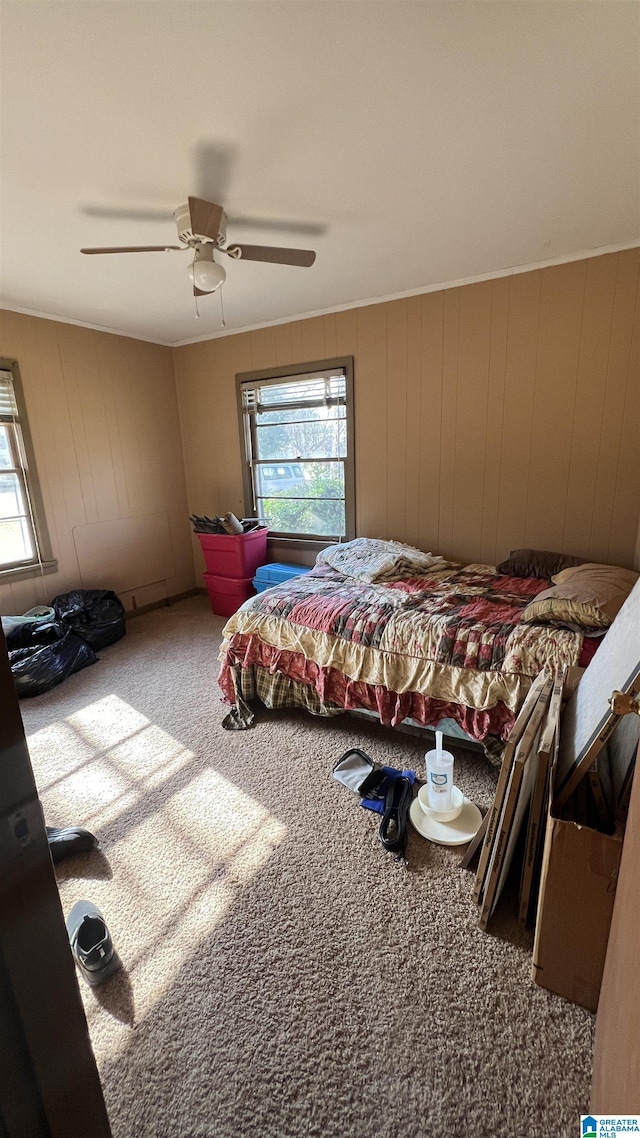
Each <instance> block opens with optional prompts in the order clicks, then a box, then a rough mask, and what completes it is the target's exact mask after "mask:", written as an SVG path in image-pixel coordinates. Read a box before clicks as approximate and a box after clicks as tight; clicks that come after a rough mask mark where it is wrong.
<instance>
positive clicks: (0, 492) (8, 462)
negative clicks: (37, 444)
mask: <svg viewBox="0 0 640 1138" xmlns="http://www.w3.org/2000/svg"><path fill="white" fill-rule="evenodd" d="M50 558H51V551H50V549H49V542H48V535H47V532H46V526H45V522H44V515H43V512H42V503H41V500H40V493H39V488H38V484H37V478H36V475H35V463H34V460H33V455H32V453H31V438H30V435H29V428H28V425H27V421H26V413H25V410H24V406H23V403H22V393H21V390H20V382H19V378H18V375H17V367H16V366H15V365H11V366H6V365H3V366H2V367H0V577H2V576H3V575H4V574H5V573H7V572H9V573H11V575H17V574H18V573H20V572H21V571H23V572H24V571H26V572H25V575H29V571H32V570H33V568H35V567H36V566H39V565H40V564H41V563H44V562H45V560H46V568H47V569H50V568H55V563H54V564H53V566H51V565H50V563H49V562H50Z"/></svg>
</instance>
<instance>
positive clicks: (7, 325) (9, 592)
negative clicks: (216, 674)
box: [0, 311, 194, 613]
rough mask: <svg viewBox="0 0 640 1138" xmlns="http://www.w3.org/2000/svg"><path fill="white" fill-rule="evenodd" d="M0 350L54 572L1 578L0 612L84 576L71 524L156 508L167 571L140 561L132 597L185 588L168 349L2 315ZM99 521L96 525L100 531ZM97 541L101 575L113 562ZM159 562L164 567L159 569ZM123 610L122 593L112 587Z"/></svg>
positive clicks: (126, 596)
mask: <svg viewBox="0 0 640 1138" xmlns="http://www.w3.org/2000/svg"><path fill="white" fill-rule="evenodd" d="M0 356H2V357H4V358H10V359H15V360H17V361H18V364H19V367H20V375H21V379H22V386H23V389H24V394H25V401H26V404H27V413H28V416H29V424H30V428H31V434H32V436H33V445H34V450H35V457H36V465H37V469H38V475H39V478H40V484H41V489H42V494H43V498H44V508H45V513H46V519H47V524H48V528H49V533H50V537H51V543H52V546H53V554H54V557H55V558H56V559H57V561H58V572H57V573H56V574H48V575H47V576H45V577H44V580H42V579H41V578H39V577H35V578H30V579H28V580H22V581H15V582H14V583H12V584H10V585H8V584H4V585H0V612H3V613H22V612H24V611H25V610H26V609H28V608H30V607H31V606H32V605H35V604H40V603H43V602H44V601H45V600H49V599H51V597H52V596H54V595H55V594H56V593H60V592H65V591H66V590H68V589H71V588H78V587H79V586H80V585H81V584H82V579H81V574H80V571H79V567H78V559H77V553H76V544H75V542H74V533H73V531H74V528H76V527H80V526H84V525H86V524H87V523H92V522H93V523H95V522H112V521H114V520H115V519H122V518H132V519H135V518H136V517H148V516H149V515H152V514H153V515H157V514H165V513H166V516H167V518H168V525H169V533H170V546H171V548H170V557H169V559H167V558H164V564H165V566H166V564H167V560H169V563H170V564H172V570H173V571H172V575H171V576H170V577H169V578H167V579H164V580H158V578H157V577H156V575H155V572H154V567H153V565H151V564H150V565H148V566H145V572H144V574H143V575H144V577H145V579H144V580H141V581H139V582H137V583H136V585H137V586H138V585H139V586H140V587H136V589H135V597H136V602H137V605H138V606H141V605H143V604H148V603H151V602H153V601H156V600H160V599H162V598H163V597H166V596H172V595H175V594H178V593H180V592H183V591H185V590H187V589H189V588H192V587H193V583H194V574H193V560H192V555H191V545H190V539H189V529H190V527H189V523H188V520H187V500H186V489H185V481H184V466H183V459H182V442H181V438H180V428H179V418H178V406H177V400H176V391H175V380H174V374H173V359H172V353H171V349H170V348H166V347H161V346H159V345H156V344H148V343H144V342H142V341H140V340H132V339H129V338H127V337H124V336H114V335H111V334H109V333H105V332H96V331H91V330H89V329H86V328H78V327H75V326H74V325H70V324H62V323H57V322H55V321H52V320H44V319H39V318H36V317H32V316H24V315H21V314H18V313H14V312H6V311H4V312H0ZM100 532H101V531H100V526H97V527H96V533H97V534H98V536H99V534H100ZM115 556H116V555H115V554H113V553H112V554H111V561H110V551H109V548H108V546H106V547H105V548H104V564H103V574H102V576H103V582H104V587H106V588H108V587H109V583H110V576H111V575H113V574H114V573H115V572H116V570H117V569H118V568H119V566H117V565H116V564H115V563H114V561H113V558H114V557H115ZM164 571H166V569H165V570H163V572H164ZM121 596H122V599H123V601H124V603H125V606H126V607H130V605H131V603H132V597H131V593H127V592H121Z"/></svg>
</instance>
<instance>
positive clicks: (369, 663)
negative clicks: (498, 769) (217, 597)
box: [220, 562, 583, 741]
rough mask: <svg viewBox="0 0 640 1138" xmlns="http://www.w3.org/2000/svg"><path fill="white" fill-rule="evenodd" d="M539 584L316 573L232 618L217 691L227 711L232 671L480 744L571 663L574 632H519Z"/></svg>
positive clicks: (449, 575) (441, 573)
mask: <svg viewBox="0 0 640 1138" xmlns="http://www.w3.org/2000/svg"><path fill="white" fill-rule="evenodd" d="M547 585H548V582H547V581H545V580H541V579H538V578H529V577H505V576H502V575H500V574H498V573H497V571H496V570H495V568H493V567H492V566H487V565H466V566H461V565H455V564H452V563H451V562H441V563H439V564H438V565H435V566H434V567H433V569H432V570H431V571H430V573H429V576H416V577H409V578H405V579H403V580H398V581H394V582H392V583H389V584H367V583H363V582H362V581H357V580H354V578H353V577H348V576H345V575H344V574H341V573H339V572H337V571H335V570H334V569H330V568H328V567H326V566H317V567H316V569H315V570H313V571H312V572H311V573H308V574H306V575H304V576H302V577H296V578H294V579H292V580H290V581H286V582H284V583H283V584H281V585H278V586H276V587H275V588H272V589H268V590H266V591H265V592H263V593H260V594H258V596H256V597H253V598H252V599H251V600H249V601H247V602H246V603H245V604H244V605H243V606H242V608H240V609H239V610H238V612H237V613H236V614H235V615H234V616H232V617H231V619H230V620H229V621H228V623H227V625H226V626H225V629H224V641H223V645H222V649H221V661H222V668H221V672H220V685H221V687H222V690H223V692H224V695H225V697H226V698H227V700H228V701H229V702H230V703H232V704H236V703H237V702H238V696H239V694H240V693H239V691H238V676H239V674H240V672H242V671H244V670H246V669H254V670H256V672H258V671H259V673H260V674H261V676H262V677H263V681H262V682H263V687H264V675H265V674H270V675H272V676H274V675H280V676H284V677H287V679H288V680H290V681H293V682H294V683H295V684H296V685H298V686H300V685H305V686H308V687H312V688H313V689H314V690H315V696H314V698H318V699H319V701H320V704H321V705H323V706H324V707H325V708H326V709H327V711H328V712H329V713H330V712H335V709H336V708H343V709H350V708H364V709H367V710H372V711H376V712H377V713H378V714H379V715H380V717H381V719H382V722H383V723H386V724H392V725H396V724H398V723H400V722H401V721H402V720H403V719H405V718H412V719H415V720H416V721H417V722H418V723H421V724H423V725H425V726H435V725H436V724H437V723H438V722H440V720H441V719H443V718H453V719H455V720H456V722H457V723H459V725H460V726H461V727H462V728H463V729H464V730H465V731H466V732H467V733H468V734H469V735H471V736H472V737H473V738H475V739H478V740H479V741H482V740H484V739H485V738H486V737H487V736H501V737H502V738H503V739H504V738H506V736H507V735H508V733H509V731H510V730H511V727H512V725H513V722H514V719H515V715H516V714H517V711H518V709H519V707H520V704H521V703H522V701H523V699H524V697H525V695H526V693H527V690H528V688H529V686H530V684H531V682H532V680H533V678H534V677H535V676H536V675H537V674H538V673H539V672H540V671H541V670H542V669H543V668H547V669H548V670H549V671H550V672H551V673H552V674H555V673H556V672H557V671H559V670H560V669H561V668H563V667H564V666H571V665H575V664H577V663H578V660H579V657H580V652H581V648H582V641H583V637H582V636H581V635H580V634H579V633H576V632H571V631H568V630H564V629H559V628H554V627H553V626H549V625H530V624H522V623H520V616H521V613H522V611H523V609H524V608H525V607H526V605H527V604H528V603H529V601H530V600H531V599H532V597H534V596H536V594H537V593H539V592H541V591H542V590H543V589H544V588H546V587H547ZM285 686H286V685H285ZM275 687H276V686H275V685H274V690H275ZM280 687H282V685H280Z"/></svg>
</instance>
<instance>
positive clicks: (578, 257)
mask: <svg viewBox="0 0 640 1138" xmlns="http://www.w3.org/2000/svg"><path fill="white" fill-rule="evenodd" d="M637 248H640V237H637V238H636V239H635V240H634V241H622V242H620V243H619V244H617V245H601V246H599V247H598V248H597V249H585V250H584V251H583V252H581V253H567V255H566V256H564V257H553V258H551V259H550V260H548V261H531V262H530V263H529V264H526V265H510V266H508V267H507V268H506V269H496V270H495V271H494V272H491V273H478V274H477V275H476V276H474V277H462V278H461V279H460V280H455V281H441V282H439V283H438V284H432V285H421V287H420V288H412V289H407V290H406V292H394V293H389V294H388V295H387V296H372V297H368V299H367V300H352V301H349V303H348V304H336V305H333V306H332V307H331V308H319V309H317V310H315V311H313V312H299V313H298V314H297V315H296V316H285V317H283V318H282V319H280V320H265V321H264V323H262V324H248V325H246V326H244V327H243V328H223V329H222V330H221V331H220V332H209V333H208V334H207V335H206V336H194V337H193V338H190V339H188V340H175V341H174V342H173V343H172V345H171V347H172V348H183V347H186V346H187V345H188V344H202V343H205V342H206V341H207V340H220V339H222V338H223V337H224V336H239V335H240V334H241V333H242V332H258V331H259V330H260V329H262V328H275V327H277V326H278V325H279V324H295V323H296V321H298V320H312V319H313V318H314V317H315V316H330V315H331V314H332V313H333V312H348V311H349V310H350V309H352V308H368V307H369V305H372V304H387V303H389V301H392V300H405V299H406V298H407V297H410V296H423V295H425V294H426V293H428V292H443V291H444V290H445V289H449V288H461V287H462V286H463V285H471V284H480V282H481V281H495V280H498V279H499V278H500V277H512V276H516V275H517V274H518V273H532V272H535V271H536V269H550V268H552V267H553V265H568V264H571V262H572V261H587V260H588V259H589V258H590V257H604V256H606V254H607V253H623V252H624V251H625V250H626V249H637Z"/></svg>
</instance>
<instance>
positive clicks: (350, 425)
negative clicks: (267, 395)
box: [236, 356, 356, 548]
mask: <svg viewBox="0 0 640 1138" xmlns="http://www.w3.org/2000/svg"><path fill="white" fill-rule="evenodd" d="M338 371H342V372H343V374H344V377H345V389H346V427H347V455H346V458H344V459H340V460H337V459H336V460H334V459H328V460H327V461H341V462H343V465H344V504H345V533H344V535H342V536H340V537H338V536H336V535H331V534H330V535H327V534H317V533H304V532H300V531H298V532H289V531H283V530H270V536H271V537H273V538H275V539H277V540H278V541H280V540H283V541H286V542H291V543H294V542H295V543H296V545H297V546H298V547H299V548H302V547H304V546H305V544H306V545H308V546H310V547H311V546H317V545H319V544H321V545H329V544H332V543H335V542H338V541H349V540H351V539H352V538H354V537H355V536H356V532H355V531H356V519H355V454H354V439H355V431H354V405H353V357H352V356H345V357H342V358H340V359H332V360H317V361H314V362H312V363H301V364H292V365H289V366H287V367H280V368H267V369H266V370H263V371H250V372H241V373H240V374H238V375H236V386H237V396H238V420H239V425H240V446H241V453H242V479H243V492H244V511H245V514H244V516H245V517H247V518H250V517H257V516H258V511H257V508H256V488H255V485H254V470H255V467H256V459H255V454H254V449H255V439H254V426H253V421H252V417H251V412H250V410H249V409H248V407H247V406H246V399H245V396H244V393H245V392H247V390H250V389H251V388H252V387H254V386H255V387H257V386H260V385H264V384H265V383H274V384H276V383H278V384H286V383H287V381H291V383H294V382H296V381H299V380H300V379H302V378H307V377H308V378H321V377H324V376H327V377H328V376H329V375H330V374H332V373H333V374H335V373H336V372H338ZM264 461H265V462H266V461H267V460H264ZM272 461H273V464H275V463H276V462H278V461H281V462H286V463H291V462H292V461H294V460H292V459H290V458H285V459H282V460H278V459H273V460H272ZM319 461H320V460H319Z"/></svg>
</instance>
